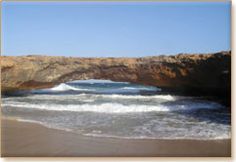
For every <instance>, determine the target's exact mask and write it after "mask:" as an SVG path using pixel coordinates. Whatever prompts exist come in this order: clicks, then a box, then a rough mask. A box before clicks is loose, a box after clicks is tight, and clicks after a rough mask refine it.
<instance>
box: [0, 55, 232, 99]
mask: <svg viewBox="0 0 236 162" xmlns="http://www.w3.org/2000/svg"><path fill="white" fill-rule="evenodd" d="M230 67H231V52H230V51H228V52H219V53H215V54H178V55H175V56H154V57H143V58H75V57H74V58H73V57H53V56H35V55H31V56H18V57H13V56H2V57H1V71H2V73H1V84H2V85H1V91H2V92H3V93H7V92H12V91H17V90H32V89H40V88H50V87H53V86H55V85H57V84H60V83H63V82H68V81H72V80H81V79H109V80H113V81H126V82H132V83H139V84H145V85H152V86H157V87H160V88H162V89H166V90H171V91H172V90H173V91H181V92H183V93H199V94H202V95H203V94H209V95H212V94H213V95H221V96H224V95H226V93H227V94H229V92H230V75H231V69H230Z"/></svg>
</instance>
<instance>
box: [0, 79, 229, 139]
mask: <svg viewBox="0 0 236 162" xmlns="http://www.w3.org/2000/svg"><path fill="white" fill-rule="evenodd" d="M2 107H3V108H2V112H3V115H4V116H6V117H15V118H17V119H18V120H23V121H28V122H36V123H40V124H43V125H45V126H47V127H52V128H57V129H63V130H68V131H73V132H76V133H79V134H83V135H88V136H102V137H117V138H158V139H160V138H161V139H219V138H230V129H231V126H230V113H229V112H227V111H226V109H225V107H224V106H223V105H220V104H219V103H216V102H212V101H207V100H203V99H202V98H199V97H187V96H175V95H170V94H163V93H162V92H161V90H160V89H158V88H156V87H151V86H142V85H136V84H130V83H126V82H112V81H101V80H87V81H74V82H70V83H63V84H60V85H58V86H56V87H54V88H51V89H44V90H35V91H31V92H28V93H25V92H24V93H22V94H21V95H18V96H9V97H4V98H3V99H2Z"/></svg>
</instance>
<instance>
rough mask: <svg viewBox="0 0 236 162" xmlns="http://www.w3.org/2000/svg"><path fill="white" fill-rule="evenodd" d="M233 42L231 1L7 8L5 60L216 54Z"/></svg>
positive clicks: (21, 4)
mask: <svg viewBox="0 0 236 162" xmlns="http://www.w3.org/2000/svg"><path fill="white" fill-rule="evenodd" d="M230 39H231V38H230V2H149V3H148V2H146V3H144V2H136V3H135V2H110V3H108V2H3V3H2V49H1V53H2V55H12V56H18V55H33V54H37V55H51V56H74V57H143V56H155V55H160V54H168V55H170V54H177V53H211V52H218V51H222V50H230Z"/></svg>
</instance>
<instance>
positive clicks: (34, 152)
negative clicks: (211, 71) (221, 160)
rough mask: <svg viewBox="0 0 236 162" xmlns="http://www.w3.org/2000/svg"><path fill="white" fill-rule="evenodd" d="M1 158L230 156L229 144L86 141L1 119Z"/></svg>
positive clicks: (211, 141)
mask: <svg viewBox="0 0 236 162" xmlns="http://www.w3.org/2000/svg"><path fill="white" fill-rule="evenodd" d="M1 133H2V134H1V135H2V139H1V140H2V143H1V147H2V148H1V150H2V156H4V157H23V156H24V157H25V156H30V157H33V156H37V157H38V156H47V157H60V156H73V157H77V156H78V157H80V156H83V157H85V156H86V157H87V156H96V157H99V156H110V157H111V156H115V157H120V156H129V157H130V156H133V157H134V156H139V157H141V156H145V157H147V156H151V157H154V156H158V157H160V156H162V157H163V156H167V157H169V156H175V157H181V156H191V157H195V156H211V157H229V156H231V140H228V139H227V140H160V139H118V138H117V139H116V138H105V137H87V136H82V135H78V134H76V133H71V132H66V131H62V130H56V129H51V128H47V127H44V126H42V125H39V124H35V123H28V122H19V121H16V120H8V119H2V132H1Z"/></svg>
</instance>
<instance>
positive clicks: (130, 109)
mask: <svg viewBox="0 0 236 162" xmlns="http://www.w3.org/2000/svg"><path fill="white" fill-rule="evenodd" d="M2 106H10V107H21V108H28V109H41V110H49V111H73V112H98V113H138V112H165V111H182V110H183V111H184V110H189V111H191V110H197V109H218V108H221V105H220V104H217V103H213V102H212V103H207V104H206V103H194V104H191V105H189V104H187V105H169V106H166V105H161V104H160V105H155V106H154V105H135V104H131V105H123V104H118V103H103V104H96V105H94V104H83V105H72V104H69V105H59V104H30V103H26V102H25V103H24V102H8V103H3V104H2Z"/></svg>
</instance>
